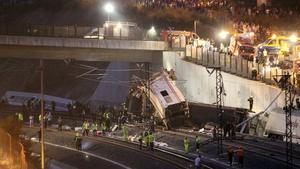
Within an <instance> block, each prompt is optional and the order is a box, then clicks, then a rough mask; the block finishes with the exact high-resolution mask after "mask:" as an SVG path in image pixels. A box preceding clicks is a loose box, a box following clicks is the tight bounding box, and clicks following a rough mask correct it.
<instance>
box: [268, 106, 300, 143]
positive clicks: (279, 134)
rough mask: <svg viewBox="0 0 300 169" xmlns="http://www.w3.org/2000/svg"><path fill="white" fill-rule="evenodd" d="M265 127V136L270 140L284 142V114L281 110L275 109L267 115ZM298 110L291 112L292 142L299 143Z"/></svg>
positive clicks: (299, 113) (299, 114)
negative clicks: (270, 138)
mask: <svg viewBox="0 0 300 169" xmlns="http://www.w3.org/2000/svg"><path fill="white" fill-rule="evenodd" d="M265 121H266V127H265V135H266V136H268V137H272V138H278V139H281V140H285V128H286V127H285V123H286V121H285V112H284V110H283V109H282V108H276V109H274V110H272V111H271V112H270V113H268V115H267V118H266V119H265ZM299 123H300V110H293V111H292V126H293V127H292V131H293V142H294V143H300V125H299Z"/></svg>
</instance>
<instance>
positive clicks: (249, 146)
mask: <svg viewBox="0 0 300 169" xmlns="http://www.w3.org/2000/svg"><path fill="white" fill-rule="evenodd" d="M19 109H20V108H12V109H8V110H6V111H5V112H4V114H14V112H16V111H18V110H19ZM61 114H62V113H60V115H59V116H61ZM62 117H63V118H64V119H69V120H78V121H80V120H81V119H80V117H70V116H69V115H68V114H63V116H62ZM87 118H91V117H87ZM159 131H160V132H166V133H169V134H170V133H171V134H172V133H173V134H176V135H182V136H194V135H201V136H202V137H206V138H212V137H211V136H208V135H205V134H199V133H197V132H184V131H180V130H175V132H173V131H163V130H159ZM241 138H242V139H243V138H245V139H243V140H233V141H230V140H224V145H232V146H233V147H239V146H243V147H244V148H245V150H246V151H249V152H252V153H255V154H257V155H260V156H263V157H265V158H269V159H272V160H276V161H281V162H282V163H285V145H284V144H283V143H284V142H281V143H282V144H280V143H277V142H276V143H274V142H270V141H269V140H267V139H265V138H257V137H255V136H249V135H246V136H245V135H242V136H241ZM91 139H92V138H91ZM101 139H102V141H106V142H111V143H113V144H118V145H120V146H121V145H123V146H125V147H126V145H127V148H132V145H134V143H130V144H132V145H129V143H122V141H120V140H112V138H105V137H101ZM211 142H212V141H211ZM211 142H208V143H211ZM130 146H131V147H130ZM134 146H135V148H133V149H135V150H136V145H134ZM294 147H295V149H294V159H296V160H295V161H297V162H296V164H295V165H296V166H297V167H300V164H299V163H298V161H300V151H299V150H300V146H298V145H295V146H294ZM136 151H139V150H136ZM156 151H158V152H163V151H164V153H165V154H169V155H173V156H177V157H176V158H177V159H174V160H173V161H172V160H171V161H170V160H169V161H170V162H174V161H176V160H182V161H185V162H184V163H188V162H189V163H191V162H193V160H192V159H189V158H187V157H185V156H182V155H180V154H175V153H174V152H168V151H166V150H161V149H156ZM157 158H159V157H157ZM160 160H164V159H160ZM174 165H175V166H178V167H183V168H184V167H187V166H179V165H178V164H174ZM206 167H207V168H209V167H208V166H206Z"/></svg>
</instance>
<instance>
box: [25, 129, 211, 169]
mask: <svg viewBox="0 0 300 169" xmlns="http://www.w3.org/2000/svg"><path fill="white" fill-rule="evenodd" d="M31 129H32V128H31ZM36 129H37V128H36ZM47 130H48V131H49V130H50V131H52V130H53V131H56V130H54V129H47ZM64 134H66V135H69V136H72V137H73V136H74V132H70V131H66V132H64ZM86 139H88V140H92V141H94V142H98V143H101V144H111V145H115V146H118V147H122V148H125V149H129V150H132V151H136V152H138V153H143V155H147V156H149V157H150V158H154V159H156V160H158V161H162V162H165V163H169V164H171V165H172V166H174V167H175V168H176V169H191V168H194V167H193V162H194V159H191V158H188V157H186V156H183V155H181V154H178V153H175V152H172V151H168V150H164V149H160V148H157V147H155V152H154V153H152V152H149V151H145V145H144V147H143V150H140V149H139V148H138V143H135V142H128V141H123V140H121V139H117V138H111V137H106V136H100V137H94V136H85V137H84V140H86ZM175 168H174V169H175ZM202 169H212V167H209V166H208V165H205V164H202Z"/></svg>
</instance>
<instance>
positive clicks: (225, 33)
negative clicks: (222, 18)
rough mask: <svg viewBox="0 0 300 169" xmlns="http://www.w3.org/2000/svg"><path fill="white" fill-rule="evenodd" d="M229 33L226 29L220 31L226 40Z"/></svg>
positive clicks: (221, 36)
mask: <svg viewBox="0 0 300 169" xmlns="http://www.w3.org/2000/svg"><path fill="white" fill-rule="evenodd" d="M228 35H229V32H228V31H224V30H222V31H221V32H220V33H219V37H220V38H221V39H222V40H224V39H226V38H227V36H228Z"/></svg>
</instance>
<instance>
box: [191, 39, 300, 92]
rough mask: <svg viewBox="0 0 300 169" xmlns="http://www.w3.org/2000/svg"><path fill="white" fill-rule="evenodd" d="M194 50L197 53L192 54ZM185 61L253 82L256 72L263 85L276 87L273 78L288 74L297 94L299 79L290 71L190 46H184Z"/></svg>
mask: <svg viewBox="0 0 300 169" xmlns="http://www.w3.org/2000/svg"><path fill="white" fill-rule="evenodd" d="M194 48H196V49H197V50H196V51H197V52H193V50H194ZM185 53H186V54H185V59H186V60H188V61H190V62H194V63H197V64H200V65H203V66H208V67H212V66H220V67H221V70H223V71H225V72H228V73H232V74H235V75H237V76H240V77H244V78H247V79H250V80H254V78H253V77H252V70H254V69H255V70H257V79H256V80H258V81H261V82H263V83H266V84H269V85H276V82H275V81H274V77H275V76H277V75H283V74H284V73H287V72H288V73H289V74H290V75H292V76H291V78H290V83H291V84H293V85H295V87H296V91H297V93H299V86H300V79H299V81H297V79H296V76H295V75H293V74H292V73H291V70H290V69H281V68H279V67H270V66H264V65H263V64H262V63H256V62H253V61H249V60H247V59H244V58H243V57H241V56H235V55H229V54H227V53H223V52H216V51H213V50H209V49H207V48H205V47H202V46H197V47H192V45H186V48H185Z"/></svg>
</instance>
